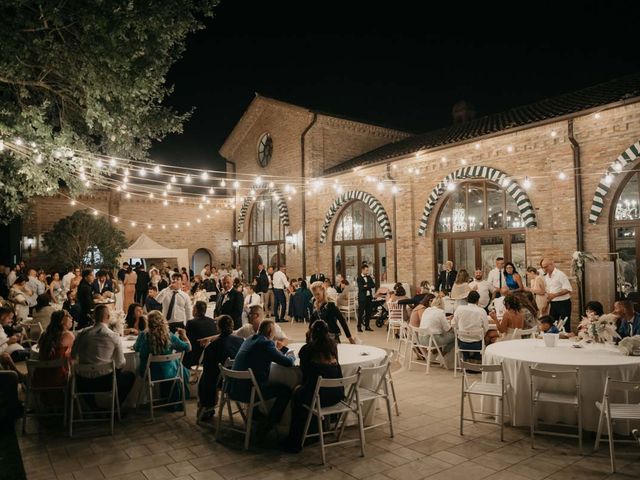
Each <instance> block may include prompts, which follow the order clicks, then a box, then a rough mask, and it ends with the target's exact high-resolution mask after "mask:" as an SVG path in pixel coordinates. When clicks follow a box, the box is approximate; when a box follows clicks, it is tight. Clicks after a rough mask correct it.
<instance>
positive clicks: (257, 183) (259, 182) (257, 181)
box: [256, 177, 262, 185]
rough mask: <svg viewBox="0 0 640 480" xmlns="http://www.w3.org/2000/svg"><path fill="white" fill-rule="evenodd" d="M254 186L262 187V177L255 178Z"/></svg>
mask: <svg viewBox="0 0 640 480" xmlns="http://www.w3.org/2000/svg"><path fill="white" fill-rule="evenodd" d="M256 185H262V177H256Z"/></svg>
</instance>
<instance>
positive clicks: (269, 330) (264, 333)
mask: <svg viewBox="0 0 640 480" xmlns="http://www.w3.org/2000/svg"><path fill="white" fill-rule="evenodd" d="M275 327H276V324H275V322H273V321H271V320H264V321H263V322H262V323H261V324H260V327H259V328H258V333H256V334H255V335H254V336H253V337H251V338H247V339H246V340H245V341H244V342H243V344H242V346H241V347H240V350H239V351H238V354H237V355H236V358H235V361H234V362H233V369H234V370H236V371H245V370H248V369H251V370H252V371H253V375H254V377H255V379H256V382H257V383H258V386H259V387H260V390H261V391H262V396H263V398H264V399H265V400H269V399H272V398H275V403H274V404H273V406H272V407H271V411H270V412H269V420H270V422H271V423H272V424H275V423H278V422H279V421H280V418H281V417H282V414H283V413H284V410H285V408H287V405H288V404H289V399H290V398H291V390H290V389H289V387H288V386H286V385H283V384H279V383H271V382H269V372H270V370H271V364H272V363H277V364H278V365H282V366H284V367H293V364H294V357H293V356H289V355H284V354H282V353H281V352H279V351H278V350H277V349H276V345H275V343H274V342H273V338H274V335H275V331H276V328H275ZM230 387H231V388H230V397H231V399H232V400H237V401H241V402H248V401H249V395H250V392H251V384H250V383H247V382H246V381H232V382H231V386H230Z"/></svg>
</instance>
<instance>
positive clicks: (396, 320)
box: [387, 302, 404, 349]
mask: <svg viewBox="0 0 640 480" xmlns="http://www.w3.org/2000/svg"><path fill="white" fill-rule="evenodd" d="M387 308H388V309H389V320H388V327H389V328H388V330H387V343H389V338H390V337H391V335H395V333H396V330H397V331H398V333H400V330H401V329H402V325H403V324H404V305H399V304H398V302H388V303H387ZM399 347H400V342H398V349H399Z"/></svg>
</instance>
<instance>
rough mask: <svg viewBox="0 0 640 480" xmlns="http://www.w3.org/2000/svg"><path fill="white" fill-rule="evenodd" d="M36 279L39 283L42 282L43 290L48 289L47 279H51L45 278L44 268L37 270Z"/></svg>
mask: <svg viewBox="0 0 640 480" xmlns="http://www.w3.org/2000/svg"><path fill="white" fill-rule="evenodd" d="M38 280H39V281H40V283H42V285H44V291H45V292H46V291H47V290H49V281H50V280H51V279H50V278H47V274H46V273H45V272H44V270H40V271H39V272H38Z"/></svg>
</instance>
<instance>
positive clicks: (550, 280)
mask: <svg viewBox="0 0 640 480" xmlns="http://www.w3.org/2000/svg"><path fill="white" fill-rule="evenodd" d="M541 264H542V269H543V270H544V281H545V287H546V291H547V299H548V300H549V304H550V307H549V315H551V316H552V317H553V318H554V319H555V320H560V319H564V318H566V319H567V323H566V324H565V329H566V330H567V331H571V292H572V291H573V289H572V288H571V283H570V282H569V278H568V277H567V276H566V275H565V273H564V272H562V271H560V270H558V269H557V268H556V265H555V263H554V261H553V260H552V259H550V258H543V259H542V262H541Z"/></svg>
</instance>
